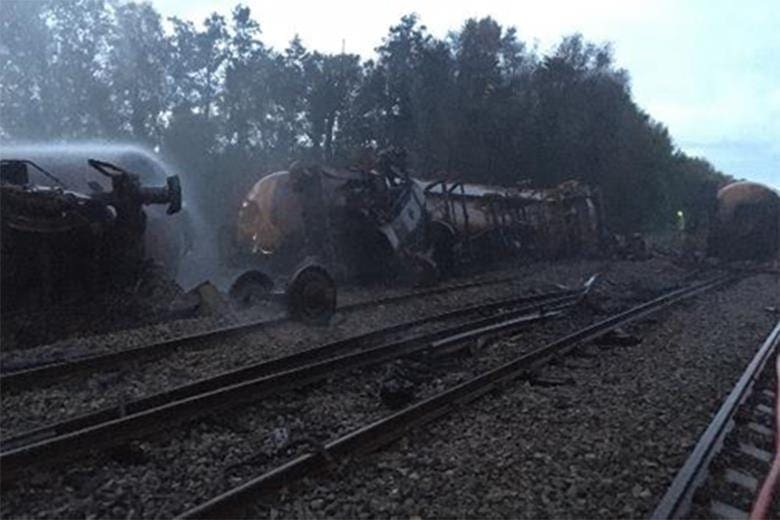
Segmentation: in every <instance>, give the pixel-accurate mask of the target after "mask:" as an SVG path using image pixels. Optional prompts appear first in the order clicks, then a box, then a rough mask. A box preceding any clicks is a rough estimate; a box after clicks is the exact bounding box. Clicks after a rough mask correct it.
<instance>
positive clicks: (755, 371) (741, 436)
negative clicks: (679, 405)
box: [652, 322, 780, 519]
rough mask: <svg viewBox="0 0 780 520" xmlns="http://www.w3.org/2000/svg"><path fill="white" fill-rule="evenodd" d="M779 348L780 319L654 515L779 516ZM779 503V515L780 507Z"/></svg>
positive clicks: (707, 516) (681, 516) (660, 516)
mask: <svg viewBox="0 0 780 520" xmlns="http://www.w3.org/2000/svg"><path fill="white" fill-rule="evenodd" d="M778 351H780V322H778V324H777V325H776V326H775V328H774V329H773V330H772V332H771V333H770V334H769V336H768V337H767V338H766V340H765V341H764V343H763V344H762V346H761V348H759V350H758V352H757V353H756V355H755V357H754V358H753V360H752V361H751V362H750V363H749V364H748V366H747V368H746V369H745V372H744V373H743V374H742V376H741V377H740V378H739V380H738V381H737V384H736V385H735V386H734V389H733V390H732V391H731V393H729V395H728V396H727V397H726V399H725V401H724V402H723V405H722V406H721V407H720V409H719V410H718V412H717V413H716V414H715V416H714V418H713V420H712V422H711V423H710V425H709V426H708V427H707V429H706V430H705V431H704V433H703V434H702V436H701V437H700V438H699V441H698V442H697V444H696V446H695V447H694V449H693V451H692V452H691V454H690V456H689V457H688V459H687V460H686V461H685V464H684V465H683V466H682V468H681V469H680V471H679V472H678V474H677V476H676V477H675V479H674V481H673V482H672V484H671V485H670V486H669V488H668V490H667V492H666V494H665V495H664V497H663V498H662V499H661V501H660V502H659V504H658V506H657V508H656V510H655V512H654V513H653V515H652V518H654V519H666V518H688V517H694V518H704V517H706V518H730V519H738V518H748V517H750V518H757V519H760V518H770V517H774V518H776V517H777V516H773V515H772V514H770V513H769V510H770V508H771V507H772V506H771V500H772V498H771V495H772V491H774V493H775V494H778V493H780V474H778V472H780V452H777V451H776V450H777V447H773V440H774V442H776V443H778V444H780V439H777V436H778V435H780V422H779V421H780V417H778V413H780V411H779V410H778V407H780V401H778V394H777V392H778V378H780V358H778ZM778 447H780V446H778ZM773 451H775V454H774V455H773V453H772V452H773ZM773 457H774V458H776V459H777V460H775V461H774V469H773V470H772V471H773V472H774V475H771V474H770V473H771V471H770V470H771V469H772V467H773ZM762 481H763V484H762ZM778 498H780V497H777V498H775V500H777V499H778ZM774 507H775V510H774V515H777V513H778V512H779V511H780V509H778V506H777V504H775V506H774Z"/></svg>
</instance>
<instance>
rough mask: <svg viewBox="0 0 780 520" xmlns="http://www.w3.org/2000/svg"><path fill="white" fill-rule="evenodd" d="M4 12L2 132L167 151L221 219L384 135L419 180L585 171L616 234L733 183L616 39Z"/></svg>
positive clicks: (582, 175) (74, 10)
mask: <svg viewBox="0 0 780 520" xmlns="http://www.w3.org/2000/svg"><path fill="white" fill-rule="evenodd" d="M1 11H2V12H0V139H3V140H15V139H23V140H32V139H34V140H67V139H81V138H104V139H111V140H115V139H119V140H130V141H133V142H138V143H143V144H146V145H148V146H151V147H159V148H160V149H161V150H162V151H163V152H164V153H166V154H167V155H169V156H171V157H173V158H174V161H175V162H176V163H177V164H179V165H180V166H181V168H182V169H184V170H185V171H187V173H188V178H189V185H190V186H194V187H195V188H197V192H198V193H200V194H202V195H201V196H202V198H203V202H204V203H205V205H206V207H207V209H208V210H209V211H210V212H211V214H212V215H214V216H215V218H218V219H219V218H225V219H227V218H230V216H231V215H232V212H233V211H234V209H235V206H236V205H237V204H238V203H239V201H240V196H241V194H242V193H244V192H245V190H246V189H247V188H248V187H249V186H251V184H252V183H253V182H254V181H255V180H256V179H257V178H258V176H259V175H261V174H262V173H264V172H268V171H271V170H273V169H278V168H283V167H286V166H287V165H288V164H289V163H290V162H291V161H293V160H296V159H311V160H321V161H327V162H333V163H340V164H347V163H350V162H351V161H353V160H354V159H355V157H357V156H359V155H360V154H361V152H362V151H364V150H365V149H366V148H372V149H374V150H376V149H380V148H383V147H385V146H389V145H395V146H402V147H405V148H406V149H407V150H408V151H409V158H410V161H411V163H412V164H411V166H412V167H413V168H414V169H416V170H417V172H418V174H419V175H421V176H437V175H445V174H446V175H449V176H453V177H458V178H460V179H463V180H468V181H472V182H481V183H495V184H503V185H508V186H509V185H515V184H518V183H521V182H526V181H531V182H532V183H534V184H536V185H542V186H550V185H554V184H557V183H559V182H561V181H564V180H567V179H580V180H582V181H584V182H587V183H589V184H592V185H594V186H598V187H600V188H601V190H602V193H603V195H604V202H605V207H606V214H607V218H608V221H609V223H610V225H611V227H612V228H613V229H614V230H616V231H622V232H628V231H634V230H641V229H649V228H657V227H663V226H669V225H670V224H672V223H673V222H674V215H675V213H676V212H677V211H678V210H681V211H684V212H685V213H686V215H687V217H686V218H687V220H688V222H690V223H691V224H692V225H694V226H695V225H698V224H700V223H701V222H702V221H704V220H705V219H706V215H708V212H709V211H711V203H712V200H713V194H714V192H715V190H716V189H717V187H718V186H719V185H720V184H721V183H723V182H724V180H725V179H726V178H725V176H723V175H722V174H720V173H719V172H717V171H715V170H714V169H713V168H712V166H710V165H709V163H707V162H706V161H704V160H702V159H692V158H690V157H687V156H685V154H683V153H681V152H680V151H678V150H676V149H675V147H674V145H673V142H672V139H671V137H670V136H669V134H668V132H667V130H666V128H665V127H664V126H663V125H662V124H660V123H658V122H656V121H653V120H652V119H651V118H650V117H649V116H648V115H647V114H645V113H644V112H643V111H642V110H641V109H640V108H639V107H637V106H636V104H635V103H634V102H633V100H632V97H631V90H630V84H629V80H628V73H627V72H626V71H624V70H620V69H617V68H616V67H615V66H614V63H613V59H612V49H611V47H610V46H609V45H595V44H593V43H590V42H587V41H586V40H585V39H584V38H583V36H582V35H579V34H575V35H572V36H568V37H566V38H564V39H563V40H562V41H561V42H560V43H559V44H558V46H557V47H556V48H555V49H554V50H553V51H552V52H550V53H548V54H546V55H542V54H540V53H539V52H538V51H536V50H535V49H529V48H528V47H527V46H526V44H525V43H524V42H523V41H521V40H520V39H519V37H518V34H517V31H516V30H515V29H514V28H505V27H502V26H501V25H500V24H499V23H498V22H497V21H496V20H493V19H492V18H483V19H479V20H477V19H470V20H467V21H466V22H465V23H464V25H463V26H462V27H461V28H460V30H458V31H456V32H453V33H450V34H449V35H448V36H447V38H445V39H437V38H434V37H433V36H432V35H430V34H429V33H428V31H427V29H426V28H425V26H423V25H421V24H420V22H419V20H418V19H417V17H416V16H415V15H408V16H404V17H402V18H401V20H400V21H399V23H398V24H397V25H394V26H393V27H391V28H390V29H389V32H388V34H387V35H386V37H385V38H384V40H383V42H382V45H380V46H379V47H378V48H377V49H376V51H377V56H376V59H375V60H370V61H365V62H361V59H360V57H358V56H356V55H348V54H335V55H329V54H322V53H320V52H317V51H310V50H308V49H306V48H305V47H304V46H303V44H302V43H301V40H300V39H299V38H298V37H296V38H294V39H293V40H292V41H291V42H290V43H289V45H288V46H287V48H286V49H284V50H282V51H276V50H274V49H272V48H269V47H267V46H266V45H264V44H263V42H262V40H261V35H262V33H261V27H260V25H259V24H258V23H257V21H255V20H254V19H253V18H252V15H251V12H250V10H249V8H247V7H244V6H241V5H239V6H236V7H235V9H234V10H233V12H232V15H231V17H230V18H229V19H228V20H226V19H225V18H224V17H222V16H219V15H217V14H213V15H211V16H209V17H208V18H207V19H206V20H205V21H204V24H203V25H202V26H200V27H197V26H195V25H194V24H193V23H191V22H188V21H182V20H179V19H176V18H173V19H170V20H169V22H170V26H169V27H170V29H169V30H168V31H166V30H164V29H163V23H162V20H161V19H160V16H159V14H158V13H157V12H156V11H155V10H154V8H153V7H152V6H151V5H150V4H148V3H133V2H111V1H105V0H56V1H55V0H41V1H36V2H29V1H26V0H5V1H4V2H3V9H2V10H1ZM226 202H227V203H226Z"/></svg>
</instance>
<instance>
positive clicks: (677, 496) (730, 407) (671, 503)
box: [651, 322, 780, 519]
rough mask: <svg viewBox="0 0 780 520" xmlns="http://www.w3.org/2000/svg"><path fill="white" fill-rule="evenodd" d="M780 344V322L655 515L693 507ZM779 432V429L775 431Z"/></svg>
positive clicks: (682, 512) (665, 515)
mask: <svg viewBox="0 0 780 520" xmlns="http://www.w3.org/2000/svg"><path fill="white" fill-rule="evenodd" d="M779 346H780V322H778V323H777V325H776V326H775V328H774V329H773V330H772V332H771V333H770V334H769V336H767V338H766V340H765V341H764V343H763V344H762V345H761V348H759V349H758V352H756V355H755V356H754V357H753V359H752V360H751V362H750V363H749V364H748V366H747V368H746V369H745V371H744V372H743V373H742V376H740V378H739V380H738V381H737V384H736V385H734V388H733V389H732V391H731V393H729V395H728V396H727V397H726V399H725V400H724V401H723V404H722V405H721V407H720V409H719V410H718V412H717V413H716V414H715V417H714V418H713V419H712V422H711V423H710V425H709V426H708V427H707V429H706V430H705V431H704V433H703V434H702V435H701V437H700V438H699V441H698V442H697V443H696V446H695V447H694V448H693V451H692V452H691V454H690V455H689V456H688V459H687V460H686V461H685V464H683V466H682V468H680V471H679V472H678V473H677V476H676V477H675V478H674V480H673V481H672V484H671V485H670V486H669V488H668V489H667V491H666V493H665V494H664V496H663V498H662V499H661V501H660V502H659V503H658V506H657V507H656V509H655V511H654V512H653V514H652V516H651V518H653V519H665V518H683V517H685V516H686V515H687V514H688V512H689V511H690V508H691V504H692V500H693V496H694V494H695V493H696V490H697V489H698V488H699V486H701V485H702V484H703V483H704V481H705V480H706V477H707V474H708V472H709V467H710V463H711V462H712V460H713V459H714V458H715V456H716V454H717V453H718V452H719V451H720V450H721V448H722V447H723V442H724V440H725V438H726V435H727V434H728V433H729V431H730V430H731V427H732V425H733V423H734V418H735V416H736V414H737V412H738V411H739V409H740V407H741V406H742V405H743V404H744V403H745V401H746V400H747V398H748V397H749V395H750V393H751V391H752V388H753V386H754V384H755V382H756V380H757V379H758V377H759V375H760V374H761V373H762V371H763V370H764V368H765V367H766V365H767V362H768V361H769V360H770V359H771V358H772V356H774V355H777V352H778V347H779ZM775 434H776V435H777V432H776V433H775Z"/></svg>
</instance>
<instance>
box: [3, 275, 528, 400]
mask: <svg viewBox="0 0 780 520" xmlns="http://www.w3.org/2000/svg"><path fill="white" fill-rule="evenodd" d="M520 278H521V277H503V278H498V279H491V280H484V281H477V282H468V283H462V284H454V285H448V286H445V287H436V288H433V289H425V290H417V291H412V292H407V293H403V294H398V295H392V296H387V297H383V298H377V299H373V300H368V301H361V302H354V303H350V304H347V305H342V306H340V307H339V308H338V311H340V312H343V311H351V310H355V309H359V308H370V307H375V306H379V305H386V304H391V303H397V302H401V301H405V300H409V299H413V298H420V297H426V296H432V295H436V294H443V293H448V292H453V291H462V290H466V289H471V288H475V287H484V286H490V285H499V284H506V283H511V282H514V281H517V280H519V279H520ZM499 304H500V302H499ZM471 308H472V307H470V309H471ZM457 316H458V314H457V311H455V313H453V314H452V317H457ZM287 319H288V318H286V317H276V318H271V319H263V320H256V321H252V322H249V323H245V324H241V325H231V326H228V327H222V328H218V329H213V330H210V331H206V332H199V333H194V334H189V335H185V336H180V337H176V338H171V339H166V340H162V341H155V342H152V343H149V344H146V345H142V346H139V347H135V348H130V349H125V350H120V351H116V352H108V353H103V354H94V355H84V356H78V357H72V358H69V359H66V360H55V361H44V362H41V363H37V364H35V365H33V366H27V367H25V368H23V369H19V370H12V371H6V372H1V373H0V392H13V391H19V390H24V389H26V388H30V387H37V386H42V385H45V384H48V383H50V382H52V381H55V380H58V379H61V378H64V377H68V376H72V375H74V374H79V373H86V372H91V371H95V370H102V369H107V368H112V367H116V366H120V365H122V364H124V363H127V362H130V361H133V362H137V361H150V360H153V359H157V358H160V357H163V356H165V355H168V354H170V353H171V352H173V351H175V350H177V349H180V348H187V347H190V346H193V345H196V344H202V343H203V342H210V341H214V342H216V341H221V340H225V339H228V338H231V337H234V336H239V335H243V334H248V333H252V332H256V331H258V330H261V329H263V328H265V327H269V326H271V325H275V324H278V323H281V322H284V321H286V320H287ZM441 319H446V318H444V317H442V318H441ZM421 321H422V320H417V322H415V324H418V323H419V322H421ZM406 325H409V324H404V326H406Z"/></svg>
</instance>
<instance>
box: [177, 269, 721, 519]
mask: <svg viewBox="0 0 780 520" xmlns="http://www.w3.org/2000/svg"><path fill="white" fill-rule="evenodd" d="M733 279H734V278H733V277H731V276H723V277H718V278H716V279H714V280H711V281H708V282H704V283H700V284H695V285H694V286H691V287H688V288H683V289H679V290H676V291H672V292H670V293H667V294H666V295H663V296H660V297H658V298H655V299H653V300H650V301H648V302H646V303H644V304H641V305H639V306H636V307H634V308H632V309H629V310H627V311H625V312H622V313H619V314H616V315H614V316H612V317H610V318H607V319H605V320H602V321H599V322H597V323H595V324H593V325H590V326H588V327H585V328H583V329H581V330H579V331H577V332H574V333H573V334H569V335H567V336H565V337H563V338H560V339H558V340H555V341H553V342H551V343H549V344H547V345H545V346H542V347H539V348H537V349H535V350H533V351H531V352H529V353H527V354H523V355H521V356H519V357H517V358H515V359H514V360H512V361H510V362H508V363H506V364H504V365H501V366H499V367H498V368H495V369H493V370H490V371H488V372H485V373H483V374H481V375H479V376H477V377H475V378H473V379H470V380H469V381H466V382H464V383H461V384H459V385H457V386H455V387H453V388H451V389H448V390H445V391H443V392H441V393H439V394H436V395H434V396H432V397H429V398H427V399H425V400H423V401H420V402H419V403H416V404H414V405H411V406H409V407H407V408H405V409H403V410H401V411H399V412H397V413H394V414H392V415H390V416H388V417H385V418H383V419H380V420H377V421H375V422H373V423H371V424H369V425H367V426H364V427H362V428H360V429H358V430H355V431H353V432H351V433H349V434H347V435H344V436H342V437H339V438H338V439H335V440H333V441H331V442H329V443H328V444H326V445H325V447H324V449H323V450H322V451H321V452H319V453H310V454H306V455H302V456H300V457H297V458H295V459H293V460H291V461H289V462H287V463H286V464H283V465H282V466H279V467H277V468H274V469H272V470H271V471H269V472H267V473H264V474H263V475H260V476H258V477H256V478H253V479H250V480H249V481H247V482H245V483H243V484H241V485H239V486H237V487H235V488H233V489H231V490H229V491H227V492H225V493H222V494H220V495H218V496H216V497H214V498H212V499H211V500H208V501H207V502H205V503H203V504H201V505H198V506H196V507H194V508H192V509H190V510H188V511H186V512H184V513H183V514H182V515H181V516H180V517H179V518H182V519H189V518H227V517H233V516H236V515H235V513H236V512H238V511H240V510H241V509H242V508H243V507H244V506H245V505H246V504H247V503H248V502H251V501H252V500H254V499H255V497H256V496H257V495H259V494H262V493H263V492H267V491H270V490H272V489H275V488H278V487H280V486H284V485H288V484H290V483H292V482H293V481H295V480H297V479H299V478H302V477H304V476H307V475H309V474H311V473H314V472H317V471H321V470H323V469H324V468H326V467H328V465H329V463H332V462H333V461H337V460H339V459H344V458H347V457H353V456H356V455H359V454H363V453H367V452H370V451H372V450H374V449H376V448H378V447H380V446H383V445H385V444H388V443H390V442H392V441H394V440H396V439H398V438H399V437H401V436H402V435H404V434H405V433H406V432H408V431H410V430H411V429H412V428H414V427H418V426H420V425H423V424H425V423H428V422H430V421H433V420H435V419H437V418H440V417H442V416H444V415H446V414H448V413H450V412H451V411H453V410H454V409H456V408H458V407H461V406H463V405H464V404H466V403H468V402H470V401H473V400H475V399H477V398H479V397H480V396H482V395H483V394H485V393H487V392H490V391H491V390H493V389H494V388H496V387H498V386H499V385H501V384H504V383H508V382H509V381H511V380H513V379H517V378H519V377H523V376H529V375H530V374H532V373H533V371H534V370H536V369H538V368H539V367H540V366H542V365H544V364H545V363H547V362H549V361H550V360H551V359H553V358H557V357H559V356H562V355H564V354H565V353H567V352H569V351H571V350H572V349H574V348H576V347H577V346H578V345H580V344H582V343H583V342H585V341H589V340H593V339H595V338H597V337H599V336H601V335H603V334H606V333H607V332H609V331H611V330H613V329H615V328H616V327H618V326H621V325H624V324H626V323H629V322H633V321H636V320H638V319H640V318H643V317H645V316H647V315H649V314H652V313H655V312H658V311H659V310H661V309H663V308H665V307H668V306H669V305H672V304H674V303H677V302H680V301H682V300H685V299H688V298H692V297H693V296H696V295H698V294H701V293H702V292H705V291H708V290H711V289H714V288H716V287H720V286H722V285H724V284H725V283H727V282H729V281H731V280H733Z"/></svg>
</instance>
